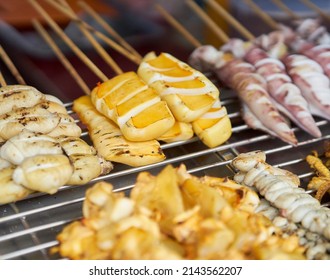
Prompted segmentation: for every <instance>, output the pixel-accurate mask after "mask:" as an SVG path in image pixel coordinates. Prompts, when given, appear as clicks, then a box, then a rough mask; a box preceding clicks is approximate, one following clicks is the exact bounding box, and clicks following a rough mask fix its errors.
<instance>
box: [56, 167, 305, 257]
mask: <svg viewBox="0 0 330 280" xmlns="http://www.w3.org/2000/svg"><path fill="white" fill-rule="evenodd" d="M258 204H259V198H258V196H257V194H256V193H255V192H253V191H252V190H250V189H249V188H247V187H245V186H242V185H239V184H237V183H235V182H234V181H232V180H230V179H228V178H215V177H201V178H199V177H196V176H192V175H191V174H189V173H188V172H187V171H186V168H185V166H184V165H181V166H180V167H179V168H174V167H172V166H170V165H168V166H167V167H165V168H164V169H163V170H162V171H161V172H160V173H159V174H158V175H157V176H154V175H152V174H150V173H148V172H141V173H140V174H139V175H138V177H137V181H136V184H135V187H134V188H133V189H132V191H131V195H130V197H126V196H125V195H124V193H118V192H116V193H114V192H113V186H112V185H111V184H109V183H106V182H99V183H97V184H95V185H94V186H93V187H92V188H90V189H89V190H88V191H87V192H86V199H85V201H84V204H83V218H82V219H81V220H79V221H75V222H73V223H71V224H69V225H67V226H66V227H64V229H63V230H62V231H61V232H60V233H59V234H58V236H57V240H58V241H59V245H58V246H57V247H55V248H53V249H52V251H53V252H59V254H60V255H61V256H62V257H66V258H70V259H126V260H127V259H146V260H150V259H158V260H159V259H162V260H166V259H170V260H176V259H305V257H304V255H303V252H304V248H303V247H301V246H299V244H298V239H297V237H296V236H291V237H289V238H282V237H280V236H279V231H278V229H277V228H276V227H274V225H273V224H272V223H271V222H270V220H268V219H267V218H266V217H265V216H263V215H260V214H255V213H254V210H255V209H256V207H257V205H258Z"/></svg>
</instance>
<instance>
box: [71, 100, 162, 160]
mask: <svg viewBox="0 0 330 280" xmlns="http://www.w3.org/2000/svg"><path fill="white" fill-rule="evenodd" d="M73 110H74V111H75V112H76V113H77V114H78V117H79V118H80V120H81V121H82V122H83V123H84V124H85V125H86V126H87V129H88V132H89V135H90V137H91V139H92V141H93V144H94V147H95V148H96V150H97V153H98V154H99V155H100V156H102V157H103V158H104V159H106V160H110V161H113V162H119V163H123V164H127V165H130V166H143V165H147V164H152V163H156V162H160V161H162V160H164V159H165V155H164V153H163V152H162V150H161V148H160V144H159V142H158V141H156V140H149V141H143V142H133V141H128V140H127V139H126V138H125V137H124V136H123V134H122V132H121V130H120V129H119V128H118V127H117V125H116V124H115V123H114V122H113V121H111V120H110V119H108V118H106V117H105V116H103V115H102V114H101V113H99V112H98V111H97V110H96V109H95V107H94V106H93V104H92V102H91V99H90V97H89V96H82V97H79V98H78V99H76V100H75V101H74V102H73Z"/></svg>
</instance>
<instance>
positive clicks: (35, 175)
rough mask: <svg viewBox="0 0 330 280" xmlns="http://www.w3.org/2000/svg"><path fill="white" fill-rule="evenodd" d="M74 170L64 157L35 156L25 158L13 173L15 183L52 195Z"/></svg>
mask: <svg viewBox="0 0 330 280" xmlns="http://www.w3.org/2000/svg"><path fill="white" fill-rule="evenodd" d="M73 171H74V169H73V167H72V165H71V163H70V160H69V159H68V157H67V156H65V155H37V156H34V157H29V158H26V159H25V160H24V161H23V162H22V163H21V165H20V166H18V167H17V168H16V169H15V170H14V173H13V180H14V182H15V183H17V184H20V185H23V186H24V187H26V188H28V189H30V190H35V191H40V192H46V193H49V194H53V193H55V192H57V190H58V189H59V187H61V186H63V185H64V184H66V183H67V182H68V181H69V179H70V178H71V176H72V173H73Z"/></svg>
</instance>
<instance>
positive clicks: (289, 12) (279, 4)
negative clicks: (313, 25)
mask: <svg viewBox="0 0 330 280" xmlns="http://www.w3.org/2000/svg"><path fill="white" fill-rule="evenodd" d="M272 2H273V3H274V4H275V5H276V6H277V7H279V8H280V9H281V10H282V11H283V12H285V13H286V14H287V15H288V16H289V18H291V19H295V20H297V19H300V17H299V16H298V15H297V14H296V13H295V12H294V11H292V10H291V9H290V8H289V7H288V6H287V5H285V4H284V3H283V2H282V0H272Z"/></svg>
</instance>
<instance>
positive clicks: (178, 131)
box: [157, 121, 194, 143]
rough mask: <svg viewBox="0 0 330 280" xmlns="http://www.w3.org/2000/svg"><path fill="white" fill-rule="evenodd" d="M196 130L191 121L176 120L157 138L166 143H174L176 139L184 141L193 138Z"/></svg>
mask: <svg viewBox="0 0 330 280" xmlns="http://www.w3.org/2000/svg"><path fill="white" fill-rule="evenodd" d="M193 136H194V131H193V129H192V125H191V124H190V123H184V122H178V121H176V122H175V123H174V125H173V126H172V127H171V128H170V129H169V130H168V131H166V133H164V134H163V135H162V136H160V137H158V138H157V140H159V141H163V142H166V143H172V142H176V141H184V140H188V139H190V138H192V137H193Z"/></svg>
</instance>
